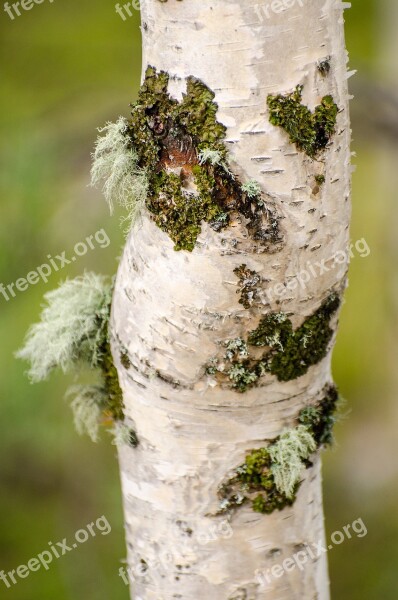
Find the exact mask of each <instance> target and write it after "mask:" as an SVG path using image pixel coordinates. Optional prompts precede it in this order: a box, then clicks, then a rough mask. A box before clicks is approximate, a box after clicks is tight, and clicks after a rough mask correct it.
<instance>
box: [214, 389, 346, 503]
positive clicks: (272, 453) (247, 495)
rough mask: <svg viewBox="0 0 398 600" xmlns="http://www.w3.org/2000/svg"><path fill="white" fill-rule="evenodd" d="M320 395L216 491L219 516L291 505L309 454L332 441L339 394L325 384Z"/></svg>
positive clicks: (308, 465)
mask: <svg viewBox="0 0 398 600" xmlns="http://www.w3.org/2000/svg"><path fill="white" fill-rule="evenodd" d="M323 394H324V395H323V397H322V399H321V400H320V401H319V402H318V403H317V404H316V405H315V406H312V405H310V406H307V407H306V408H304V409H302V410H301V411H300V413H299V415H298V418H297V424H296V426H295V427H293V428H292V429H289V430H287V431H284V432H283V433H282V434H281V435H280V436H279V437H277V438H276V439H274V440H271V441H270V442H269V444H268V445H267V446H266V447H262V448H256V449H254V450H251V451H250V452H248V454H247V455H246V457H245V462H244V463H243V464H242V465H240V466H239V467H237V468H236V469H235V471H234V473H233V475H232V477H230V478H229V479H228V480H227V481H226V482H224V483H223V484H222V485H221V486H220V488H219V498H220V507H219V513H224V512H228V511H231V510H234V509H237V508H239V507H240V506H242V505H243V504H246V503H248V502H250V503H251V507H252V509H253V510H254V511H255V512H260V513H265V514H270V513H272V512H273V511H274V510H282V509H283V508H285V507H286V506H291V505H292V504H293V503H294V501H295V499H296V495H297V492H298V490H299V487H300V482H301V478H302V475H303V472H304V470H305V469H306V468H308V467H310V466H311V465H312V463H311V462H310V457H311V455H312V454H313V453H314V452H315V451H316V450H317V449H319V448H320V447H321V446H322V445H324V444H330V443H331V441H332V434H331V428H332V426H333V423H334V421H335V417H334V412H335V410H336V404H337V400H338V392H337V389H336V387H335V386H334V385H327V386H325V389H324V390H323Z"/></svg>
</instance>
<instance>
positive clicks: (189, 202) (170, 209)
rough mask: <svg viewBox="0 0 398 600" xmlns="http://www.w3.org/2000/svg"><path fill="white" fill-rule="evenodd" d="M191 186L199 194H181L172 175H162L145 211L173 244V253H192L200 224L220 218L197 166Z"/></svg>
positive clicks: (219, 213)
mask: <svg viewBox="0 0 398 600" xmlns="http://www.w3.org/2000/svg"><path fill="white" fill-rule="evenodd" d="M196 168H197V171H196V172H195V182H197V184H198V189H199V190H200V192H201V193H200V194H199V195H196V194H185V193H184V192H183V188H182V186H181V179H180V177H178V175H175V174H174V173H166V172H164V171H162V172H161V173H160V174H159V175H158V176H157V182H156V184H157V191H158V194H157V195H156V196H154V197H152V198H151V200H150V203H149V204H148V208H149V209H150V210H151V212H152V213H153V215H154V221H155V223H156V224H157V225H158V227H160V229H162V230H163V231H165V232H166V233H167V234H168V235H169V236H170V238H171V239H172V240H173V242H174V244H175V246H174V249H175V250H188V251H192V250H193V249H194V247H195V243H196V240H197V237H198V235H199V234H200V232H201V223H202V221H206V222H212V221H214V220H215V219H217V218H218V217H220V216H221V214H222V212H223V211H222V209H221V208H220V207H219V206H218V205H217V204H216V203H215V202H214V201H213V198H212V196H211V190H210V185H211V184H210V181H209V179H208V178H206V176H205V175H204V174H203V173H202V171H204V170H205V169H204V168H203V167H199V166H197V167H196Z"/></svg>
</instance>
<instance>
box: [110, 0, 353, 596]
mask: <svg viewBox="0 0 398 600" xmlns="http://www.w3.org/2000/svg"><path fill="white" fill-rule="evenodd" d="M141 4H142V25H143V26H142V33H143V50H144V52H143V69H144V70H145V68H146V66H147V65H148V64H150V65H153V66H154V67H156V69H158V70H159V69H163V70H164V71H167V72H168V73H169V75H170V84H169V90H170V92H171V93H172V95H173V96H174V97H175V98H176V99H178V100H180V99H181V95H182V93H184V92H185V87H186V79H187V77H189V76H194V77H197V78H199V79H201V80H202V81H203V82H204V83H205V84H206V85H207V86H208V87H209V88H210V89H211V90H213V91H214V92H215V101H216V102H217V104H218V107H219V110H218V113H217V119H218V120H219V121H221V122H222V123H224V124H225V125H226V127H227V138H226V144H227V146H228V149H229V151H230V158H231V161H230V166H231V168H232V170H233V172H234V173H235V174H236V175H237V176H238V177H239V179H240V180H241V181H242V182H244V181H247V180H248V179H255V180H257V181H258V182H259V183H260V184H261V187H262V190H263V192H264V194H266V196H267V200H268V201H269V202H270V204H272V205H273V206H274V208H275V210H276V211H277V214H278V215H279V216H280V217H281V220H280V221H279V225H280V230H281V233H282V235H283V244H280V245H279V246H278V247H277V248H275V252H264V251H263V250H262V249H261V247H260V246H259V244H258V243H256V242H254V241H253V240H252V239H251V238H250V235H249V234H248V232H247V229H246V228H245V226H244V219H243V220H239V219H237V220H236V221H235V222H233V223H232V224H231V225H230V226H229V227H226V228H225V229H224V230H223V231H222V232H216V231H214V230H213V229H212V228H211V227H210V226H209V225H207V224H203V225H202V233H201V234H200V236H199V238H198V241H197V244H196V247H195V249H194V250H193V252H192V253H190V252H186V251H180V252H176V251H175V250H174V249H173V245H174V244H173V242H172V241H171V239H170V238H169V237H168V235H167V234H166V233H165V232H163V231H161V230H160V229H159V228H158V227H157V226H156V225H155V224H154V223H153V221H151V219H150V217H149V214H148V213H145V214H144V215H143V217H142V219H141V220H140V222H139V223H138V224H137V225H136V226H135V228H134V230H133V231H132V232H131V234H130V236H129V238H128V241H127V244H126V248H125V251H124V255H123V257H122V260H121V264H120V267H119V272H118V276H117V281H116V288H115V294H114V300H113V316H112V335H113V352H114V357H115V362H116V364H117V367H118V371H119V377H120V383H121V387H122V389H123V393H124V403H125V413H126V422H127V423H128V424H130V425H131V426H132V427H133V428H134V429H135V430H136V432H137V435H138V438H139V440H140V444H139V446H138V447H137V448H136V449H133V448H128V447H126V446H124V447H122V448H121V449H120V450H119V455H120V468H121V478H122V487H123V495H124V509H125V520H126V535H127V542H128V563H129V565H130V566H131V567H132V569H133V570H134V571H135V573H138V572H140V574H139V575H137V576H135V578H134V579H135V581H134V582H133V583H132V591H131V597H132V598H134V599H135V600H161V599H163V600H169V599H170V600H171V599H172V598H184V599H189V600H193V599H195V600H196V599H200V598H205V599H208V600H210V599H214V600H244V599H247V600H259V599H262V598H274V599H278V600H291V599H293V598H300V599H308V600H310V599H311V600H312V599H315V598H318V599H320V600H327V599H328V598H329V591H328V575H327V564H326V556H325V555H324V554H323V555H322V556H321V557H319V559H317V560H314V561H311V562H309V563H308V564H307V565H306V566H305V568H304V569H303V570H299V569H297V568H296V569H294V570H292V571H291V572H288V573H285V574H284V575H283V577H280V578H272V580H271V582H270V583H269V584H268V585H267V586H266V587H265V586H262V585H261V583H260V581H259V580H258V578H256V576H255V573H256V571H258V570H260V571H266V570H267V569H268V568H270V567H272V565H273V564H275V556H277V557H278V560H277V562H278V563H280V562H282V560H283V559H284V558H287V557H291V556H292V555H293V554H294V553H295V552H297V551H298V550H299V549H300V548H301V547H303V545H305V544H311V543H316V542H320V541H322V540H323V538H324V530H323V512H322V496H321V475H320V461H319V457H316V458H315V460H314V466H313V467H311V468H308V469H307V470H306V471H305V473H304V481H303V483H302V485H301V487H300V489H299V492H298V496H297V499H296V501H295V503H294V504H293V506H292V507H287V508H284V509H283V510H282V511H280V512H279V511H275V512H273V513H272V514H270V515H263V514H258V513H256V512H253V510H252V508H251V507H250V505H244V506H242V507H241V508H240V509H239V510H237V511H236V512H235V513H234V514H233V515H231V517H230V521H229V525H230V527H231V530H232V535H230V531H229V529H228V535H223V534H222V526H221V527H219V529H218V530H217V531H218V533H217V531H216V530H215V529H214V527H217V525H219V524H220V522H223V521H224V522H225V520H226V516H225V515H224V516H218V517H215V516H212V515H214V513H216V512H217V509H218V505H219V498H218V496H217V490H218V487H219V485H220V484H221V483H222V482H223V481H225V478H226V477H227V475H228V473H230V472H231V471H232V470H233V469H235V468H236V467H237V466H238V465H240V464H242V462H244V458H245V455H246V454H247V452H248V451H249V450H251V449H253V448H259V447H262V446H265V445H267V440H268V441H269V440H272V439H273V438H275V437H277V436H278V435H279V434H280V433H281V432H282V431H283V430H284V429H286V428H288V427H292V426H294V424H295V423H296V419H297V415H298V413H299V411H300V409H302V408H303V407H304V406H306V405H308V404H309V403H314V402H315V401H316V400H319V399H320V398H321V395H322V389H323V388H324V386H325V384H327V383H329V382H331V380H332V379H331V371H330V352H328V355H327V356H326V357H325V358H324V359H323V360H321V361H320V362H319V363H318V364H316V365H315V366H312V367H310V368H309V370H308V371H307V373H306V374H305V375H303V376H301V377H299V378H297V379H294V380H292V381H288V382H280V381H278V380H277V378H276V377H275V376H273V375H270V374H267V375H265V376H264V377H262V378H261V379H260V380H259V382H258V385H256V386H254V387H252V388H251V389H249V390H247V391H246V392H244V393H239V392H237V391H236V390H233V389H228V388H226V387H223V386H221V385H220V384H218V383H216V381H215V379H214V377H212V376H210V375H206V373H205V368H204V367H205V365H206V364H207V363H208V362H209V360H210V359H211V357H213V356H214V355H217V354H219V353H220V343H222V342H223V341H225V340H229V339H233V338H237V337H243V338H245V339H246V338H247V333H248V332H249V331H251V330H253V329H255V328H256V327H257V325H258V323H259V321H260V318H261V316H263V315H265V314H267V313H268V312H270V311H284V312H287V313H289V315H290V319H291V320H292V322H293V325H294V328H297V327H298V326H299V325H301V324H302V322H303V320H304V319H305V318H306V317H308V316H309V315H311V314H313V313H314V311H315V310H316V309H318V308H319V306H320V305H321V303H322V301H323V300H325V298H327V297H328V296H329V294H330V293H331V292H333V291H334V292H337V293H339V294H341V293H342V291H343V287H344V278H345V275H346V271H347V261H346V260H345V261H343V262H342V263H341V264H337V265H335V267H334V268H332V269H330V270H328V271H325V272H324V273H323V274H322V275H320V276H317V277H312V276H311V277H310V279H309V281H308V282H307V284H306V286H305V287H304V286H297V287H296V289H295V290H294V291H291V292H290V293H288V294H286V295H284V296H282V297H281V298H280V301H279V302H277V300H278V296H277V295H275V294H271V295H268V296H267V294H266V293H264V292H266V291H267V290H273V289H274V286H275V285H276V284H277V283H283V284H286V283H287V282H289V280H291V279H292V278H294V277H295V275H296V274H297V273H298V272H300V271H301V270H303V269H308V266H309V265H308V263H310V264H312V265H314V264H315V263H316V262H318V263H319V262H321V261H322V260H325V261H326V264H327V265H329V266H330V259H331V257H332V256H333V255H334V254H335V253H336V252H337V251H346V249H347V244H348V221H349V212H350V208H349V192H350V167H349V161H350V153H349V138H350V128H349V117H348V110H347V102H348V96H347V85H346V83H347V82H346V80H347V72H346V51H345V45H344V35H343V8H344V6H343V4H342V3H341V2H336V1H335V0H324V1H323V2H318V1H315V0H306V1H304V2H296V3H295V4H294V5H292V6H291V7H290V8H287V9H286V10H285V11H284V12H282V13H275V12H272V11H270V13H269V15H270V16H269V18H265V17H264V19H263V22H260V20H259V16H258V14H257V12H258V11H257V12H256V10H255V6H254V5H252V6H250V3H249V2H242V1H239V0H217V1H216V2H213V1H211V0H183V1H182V2H177V1H176V0H169V1H168V2H167V3H162V2H159V1H158V0H142V2H141ZM285 4H286V5H287V4H288V3H285ZM301 5H302V6H301ZM326 57H330V65H331V69H330V72H329V73H328V74H327V76H323V75H321V74H320V72H319V70H318V68H317V63H318V62H319V61H322V60H324V59H325V58H326ZM298 84H301V85H303V100H302V102H303V103H304V104H306V105H307V106H308V107H309V108H310V109H311V110H313V108H314V107H315V106H316V105H317V104H319V102H320V99H321V98H322V97H323V96H324V95H326V94H331V95H332V96H333V99H334V101H335V102H336V104H337V106H338V108H339V113H338V117H337V126H336V133H335V134H334V136H333V138H332V140H331V143H330V144H329V146H328V148H327V149H326V150H325V151H324V152H323V153H322V154H321V155H320V156H319V157H318V160H312V159H311V158H309V157H308V156H306V155H305V154H304V153H303V152H300V151H298V150H297V149H296V147H295V146H294V145H293V144H291V143H290V142H289V138H288V135H287V134H286V133H285V132H284V131H283V130H282V129H281V128H279V127H275V126H273V125H271V124H270V122H269V112H268V108H267V96H268V95H269V94H280V93H288V92H291V91H292V90H293V89H294V88H295V87H296V86H297V85H298ZM316 174H324V175H325V183H324V184H323V185H321V186H317V185H316V184H315V180H314V176H315V175H316ZM242 264H246V265H247V267H248V268H249V269H251V270H253V271H255V272H256V273H258V274H259V275H260V276H261V277H262V279H263V282H262V284H261V285H260V287H261V288H262V290H263V293H262V294H260V298H262V301H258V302H255V303H254V304H253V306H252V307H251V308H249V309H247V308H244V306H242V304H240V303H239V298H240V294H239V289H240V288H239V278H238V277H237V276H236V274H234V269H236V268H237V267H239V266H240V265H242ZM237 292H238V293H237ZM330 325H331V327H332V329H335V328H336V325H337V319H336V318H333V319H332V321H331V323H330ZM124 351H127V353H128V356H129V359H130V362H131V366H130V367H129V368H128V369H126V368H125V366H122V364H121V360H120V354H121V352H124ZM124 362H125V361H124ZM212 531H213V533H212ZM214 532H215V533H214ZM204 541H207V542H208V543H204Z"/></svg>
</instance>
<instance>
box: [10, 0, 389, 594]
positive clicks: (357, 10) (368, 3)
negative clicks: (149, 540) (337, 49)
mask: <svg viewBox="0 0 398 600" xmlns="http://www.w3.org/2000/svg"><path fill="white" fill-rule="evenodd" d="M387 1H388V0H379V2H376V0H361V1H359V0H354V2H353V8H352V9H351V10H350V11H348V12H347V13H346V21H347V46H348V48H349V50H350V56H351V61H350V67H351V68H359V69H360V70H361V72H362V73H365V74H368V75H369V77H377V65H378V63H379V62H380V56H379V52H380V51H379V39H380V37H381V33H380V27H381V25H380V22H381V19H380V17H381V16H383V10H387V9H386V7H387ZM0 29H1V42H0V44H1V49H2V57H3V58H2V76H1V79H2V111H1V112H0V130H1V133H2V140H3V142H2V145H1V149H0V157H1V161H2V165H3V169H2V173H1V178H0V192H1V202H2V212H1V214H2V222H1V227H0V248H1V252H0V281H1V282H3V283H4V284H7V283H9V282H12V281H15V280H16V279H17V278H19V277H21V276H23V275H24V274H26V273H28V272H29V271H31V270H32V269H34V268H36V266H37V265H39V264H41V263H45V262H46V261H47V255H48V254H51V255H52V256H55V255H56V254H60V253H61V252H63V251H64V250H66V251H67V254H68V253H69V254H71V253H72V250H73V246H74V244H75V243H76V242H79V241H81V240H84V239H85V237H86V236H89V235H91V234H94V233H95V232H96V231H97V230H98V229H100V228H102V227H104V228H105V230H106V232H107V234H108V236H109V237H110V239H111V243H110V245H109V247H108V248H103V249H96V250H95V251H88V253H87V254H86V255H85V256H83V257H81V258H80V259H79V260H78V261H76V262H75V263H73V264H70V265H68V266H66V267H65V268H64V269H63V270H62V271H59V272H58V273H53V274H52V275H51V277H50V281H49V283H48V285H47V286H45V285H44V284H39V285H36V286H35V287H30V288H29V289H28V290H27V291H26V292H18V293H17V297H16V298H15V299H12V300H10V301H9V302H6V301H5V300H4V299H3V297H2V296H1V295H0V303H1V311H0V323H1V332H2V335H1V339H2V344H1V347H0V361H1V368H2V378H1V380H0V398H1V404H0V417H1V419H0V422H1V443H2V453H1V457H0V469H1V474H0V482H1V490H2V492H1V496H0V512H1V515H2V518H1V528H2V536H1V541H0V569H4V570H5V571H9V570H10V569H14V568H16V566H18V565H19V564H23V563H26V562H27V561H28V560H29V559H30V558H31V557H32V556H34V555H36V554H37V553H39V552H41V551H43V550H44V549H46V547H47V543H48V542H49V541H53V542H56V541H59V540H62V539H63V538H64V537H67V538H69V539H70V538H71V537H73V535H74V532H75V531H76V530H77V529H79V528H82V527H84V526H85V525H86V524H87V523H90V522H91V521H93V520H95V519H96V518H98V517H99V516H101V515H103V514H105V515H106V517H107V518H108V520H109V521H110V523H111V525H112V533H111V534H109V536H106V537H105V536H101V535H98V536H97V537H96V538H93V539H90V540H89V541H87V542H86V543H85V544H83V545H82V546H80V547H79V548H78V549H77V550H76V551H74V552H71V553H70V554H68V555H66V556H64V557H62V558H60V559H59V560H57V561H54V562H53V564H52V566H51V568H50V570H49V571H48V572H46V571H44V570H43V569H41V570H40V571H38V572H37V573H31V574H30V575H29V577H28V578H27V579H25V580H20V581H19V583H18V585H16V586H14V587H13V588H12V589H10V590H7V591H6V593H7V597H8V598H10V599H11V600H26V599H27V598H29V600H36V599H37V600H39V599H40V600H41V599H42V598H57V600H72V599H73V600H80V599H82V600H83V599H84V600H86V598H95V599H96V600H102V599H103V600H108V599H109V598H112V599H113V600H119V599H120V600H127V598H128V590H127V588H126V587H125V586H124V584H123V582H122V580H121V578H120V577H118V568H119V566H120V565H121V559H122V557H124V556H125V545H124V537H123V518H122V507H121V494H120V485H119V480H118V470H117V462H116V458H115V448H114V446H111V445H110V444H109V442H108V441H105V442H104V443H102V444H100V445H97V446H96V445H93V444H92V443H91V442H90V441H89V440H88V439H84V438H79V437H78V436H77V435H76V433H75V432H74V430H73V424H72V415H71V412H70V409H69V407H68V406H67V404H66V402H64V401H63V400H62V398H63V395H64V391H65V390H66V387H67V383H68V382H67V381H65V378H64V377H62V376H58V377H57V376H56V377H53V378H52V379H51V380H50V381H49V382H48V383H45V384H42V385H37V386H30V385H29V383H28V381H27V379H26V377H24V375H23V372H24V366H23V365H22V364H21V363H20V362H18V361H16V360H15V359H14V356H13V353H14V351H15V350H16V349H17V348H18V347H19V346H20V345H21V342H22V339H23V335H24V333H25V331H26V329H27V327H28V325H29V324H30V323H31V322H33V321H35V320H36V319H37V317H38V314H39V308H40V303H41V298H42V295H43V293H44V292H45V291H46V290H48V289H49V288H50V287H51V288H53V287H55V286H56V285H57V283H58V281H60V280H62V279H64V278H65V277H66V276H74V275H76V274H79V273H81V272H82V271H83V270H84V269H95V270H97V271H99V272H103V273H113V272H114V271H115V270H116V264H117V263H116V258H117V257H118V255H119V254H120V250H121V247H122V244H123V234H122V232H121V230H120V228H119V225H118V219H117V217H113V218H112V219H110V218H109V215H108V212H107V207H106V205H105V203H104V202H102V200H101V198H100V193H99V192H98V191H96V190H92V189H90V188H88V187H87V184H88V181H89V168H90V160H89V155H90V152H91V151H92V147H93V142H94V139H95V137H96V131H95V129H96V127H97V126H99V125H101V124H103V123H104V122H105V121H106V120H114V119H115V118H116V117H117V116H118V115H119V114H123V115H127V114H128V104H129V102H131V101H132V100H134V98H135V97H136V93H137V90H138V82H139V76H140V68H141V56H140V53H141V50H140V44H141V40H140V34H139V15H138V14H134V16H133V17H132V18H130V19H127V20H126V21H123V20H122V19H121V18H120V17H119V16H118V15H117V14H116V12H114V6H113V4H112V3H111V4H106V3H102V4H101V3H96V4H95V6H94V5H93V3H92V2H88V0H80V1H79V2H78V0H68V2H61V0H57V2H55V3H53V4H50V3H49V4H47V2H46V3H43V4H42V5H37V6H36V5H35V6H34V9H33V10H32V11H29V12H24V13H23V14H22V15H21V16H20V17H18V18H16V19H15V20H14V21H11V20H10V19H9V18H8V17H7V15H6V14H5V13H3V14H2V20H1V23H0ZM354 133H355V132H354ZM354 149H355V150H356V152H357V154H358V158H357V159H356V160H355V162H356V164H357V170H356V172H355V173H354V178H353V205H354V213H353V225H352V239H353V240H354V241H355V240H357V239H359V238H362V237H365V238H366V240H367V242H368V244H369V246H370V247H371V254H370V256H369V257H367V258H360V257H359V256H358V255H357V254H356V256H355V258H354V259H353V261H352V266H351V271H350V287H349V289H348V291H347V296H346V303H345V305H344V308H343V313H342V318H341V329H340V333H339V336H338V343H337V350H336V352H335V355H334V374H335V378H336V382H337V384H338V385H339V387H340V388H341V391H342V393H343V395H344V396H345V397H346V398H347V405H346V412H347V419H344V420H343V421H342V422H341V423H340V424H339V425H338V427H337V445H336V448H335V451H334V452H333V451H332V452H329V453H325V456H324V462H325V492H326V493H325V505H326V523H327V528H328V531H329V532H333V531H335V530H338V529H341V528H342V527H343V526H344V525H345V524H346V523H351V522H352V521H353V520H354V519H356V518H359V517H361V518H362V519H363V520H364V521H365V523H366V525H367V527H368V535H367V536H366V537H365V538H362V539H352V540H349V541H347V542H345V543H344V544H342V545H341V546H338V547H335V548H334V549H333V551H331V552H330V556H329V558H330V571H331V579H332V582H333V583H332V589H333V597H334V598H338V599H339V600H357V599H358V600H359V599H361V600H365V599H377V600H378V599H379V598H383V599H384V600H393V599H394V600H395V598H396V581H394V576H395V569H396V567H395V565H396V563H397V559H398V549H397V546H396V544H395V543H394V536H395V537H396V534H397V529H398V515H397V513H396V510H395V506H396V501H397V489H396V485H394V478H395V476H396V469H395V470H394V460H393V452H394V445H393V440H394V437H395V435H394V434H395V431H394V427H393V425H394V419H395V422H396V416H397V415H396V411H395V412H394V408H393V403H392V400H393V397H394V393H396V389H397V381H396V380H395V370H394V366H393V361H392V360H389V358H388V357H389V356H393V352H394V351H395V352H396V350H397V346H396V341H395V339H394V336H393V335H392V333H391V322H392V321H393V319H394V314H395V313H394V311H396V306H394V298H393V297H392V294H393V292H392V289H391V288H390V287H389V286H388V285H387V281H388V279H389V278H390V275H391V272H392V268H393V266H392V265H393V251H394V244H393V243H392V242H391V240H392V238H393V237H394V236H393V234H392V233H391V234H390V233H389V227H390V225H389V223H390V222H391V221H393V219H392V220H391V217H390V213H391V211H393V210H394V208H393V205H392V198H393V193H394V186H392V185H391V182H389V179H388V177H386V178H385V180H384V179H382V181H381V180H380V178H381V176H382V174H383V172H384V171H383V166H382V165H384V164H385V158H386V155H387V154H388V156H390V160H391V153H387V151H385V152H384V151H383V149H382V148H378V147H376V148H375V147H374V144H373V140H372V139H366V138H365V140H362V139H361V141H360V145H357V144H354ZM383 152H384V153H383ZM392 164H393V163H392V162H391V166H392ZM395 250H396V248H395ZM107 437H108V436H107V435H106V434H105V435H104V438H107ZM2 585H3V584H2V583H1V582H0V588H1V586H2ZM4 589H5V588H4ZM1 595H3V594H1Z"/></svg>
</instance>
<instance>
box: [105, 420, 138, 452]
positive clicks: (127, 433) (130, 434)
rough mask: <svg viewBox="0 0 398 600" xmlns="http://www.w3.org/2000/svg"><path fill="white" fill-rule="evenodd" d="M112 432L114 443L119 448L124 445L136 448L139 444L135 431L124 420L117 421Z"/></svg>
mask: <svg viewBox="0 0 398 600" xmlns="http://www.w3.org/2000/svg"><path fill="white" fill-rule="evenodd" d="M111 433H112V436H113V440H112V444H113V445H114V446H117V447H118V448H120V447H122V446H131V447H133V448H136V447H137V446H138V443H139V442H138V439H137V435H136V433H135V431H134V430H133V429H131V428H130V427H129V426H128V425H126V424H125V423H123V422H122V421H116V422H115V424H114V426H113V429H112V430H111Z"/></svg>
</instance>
